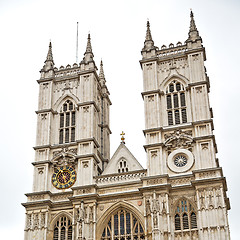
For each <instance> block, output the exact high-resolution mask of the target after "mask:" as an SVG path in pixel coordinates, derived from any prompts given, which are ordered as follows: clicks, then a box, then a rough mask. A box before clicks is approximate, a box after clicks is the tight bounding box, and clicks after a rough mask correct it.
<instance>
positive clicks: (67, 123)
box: [59, 100, 76, 144]
mask: <svg viewBox="0 0 240 240" xmlns="http://www.w3.org/2000/svg"><path fill="white" fill-rule="evenodd" d="M75 124H76V112H75V107H74V104H73V103H72V102H71V101H70V100H67V101H66V102H65V103H64V104H63V106H62V108H61V110H60V127H59V143H60V144H62V143H70V142H74V141H75Z"/></svg>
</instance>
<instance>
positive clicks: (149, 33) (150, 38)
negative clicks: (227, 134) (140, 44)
mask: <svg viewBox="0 0 240 240" xmlns="http://www.w3.org/2000/svg"><path fill="white" fill-rule="evenodd" d="M145 41H152V35H151V30H150V23H149V21H147V32H146V39H145Z"/></svg>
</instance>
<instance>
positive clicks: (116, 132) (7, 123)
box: [0, 0, 240, 240]
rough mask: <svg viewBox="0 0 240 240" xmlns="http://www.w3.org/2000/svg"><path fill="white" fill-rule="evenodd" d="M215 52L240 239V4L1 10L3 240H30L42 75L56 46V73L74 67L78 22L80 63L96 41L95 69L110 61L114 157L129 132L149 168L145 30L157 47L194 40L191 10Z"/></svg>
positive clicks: (216, 89)
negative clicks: (28, 215)
mask: <svg viewBox="0 0 240 240" xmlns="http://www.w3.org/2000/svg"><path fill="white" fill-rule="evenodd" d="M190 8H192V9H193V12H194V15H195V20H196V24H197V28H198V30H199V33H200V35H201V37H202V39H203V45H204V46H205V48H206V53H207V61H206V63H205V66H206V68H207V72H208V75H209V77H210V83H211V89H210V90H211V92H210V104H211V107H212V108H213V113H214V126H215V129H216V130H215V135H216V141H217V144H218V151H219V153H218V158H219V161H220V165H221V166H222V167H223V172H224V175H225V177H226V178H227V184H228V189H229V190H228V196H229V197H230V203H231V207H232V210H231V211H230V212H229V222H230V230H231V237H232V239H233V240H237V239H239V230H238V228H239V227H240V224H239V214H240V212H239V207H238V205H237V204H238V199H239V198H240V191H239V178H238V171H239V169H240V163H239V162H240V161H239V159H238V157H237V156H238V148H239V138H238V136H239V132H240V131H239V130H240V124H239V119H240V113H239V106H238V105H237V104H239V102H240V97H239V92H238V88H240V79H239V74H238V71H239V56H240V47H239V45H238V44H239V42H240V33H239V23H240V14H239V11H240V2H239V1H238V0H235V1H234V0H228V1H223V0H211V1H209V0H201V1H200V0H199V1H190V0H181V1H179V0H169V1H163V0H155V1H154V0H147V1H143V0H122V1H110V0H109V1H107V0H101V1H99V0H92V1H90V0H88V1H83V0H78V1H77V0H68V1H63V0H41V1H37V0H35V1H31V0H1V1H0V33H1V37H0V56H1V57H0V69H1V80H0V81H1V93H0V104H1V105H0V109H1V118H0V126H1V131H0V132H1V138H0V146H1V153H2V154H1V174H0V182H1V184H2V187H1V189H2V190H1V197H0V206H1V213H0V233H1V239H5V240H13V239H14V240H15V239H23V233H24V231H23V229H24V221H25V216H24V208H23V207H22V206H21V202H25V201H26V197H25V196H24V194H25V193H27V192H31V190H32V175H33V167H32V165H31V162H33V161H34V151H33V149H32V147H33V146H34V144H35V137H36V136H35V134H36V114H35V111H36V110H37V100H38V84H37V82H36V80H37V79H39V77H40V74H39V70H40V69H41V68H42V66H43V63H44V61H45V59H46V55H47V50H48V44H49V40H50V39H51V41H52V44H53V56H54V61H55V65H56V66H57V67H60V66H61V65H63V66H66V65H67V64H71V65H72V64H73V63H74V62H75V55H76V54H75V48H76V22H77V21H78V22H79V61H81V60H82V56H83V53H84V51H85V48H86V41H87V34H88V32H89V31H90V32H91V37H92V47H93V52H94V55H95V62H96V64H97V65H98V66H99V63H100V59H101V58H102V59H103V64H104V71H105V76H106V80H107V85H108V89H109V91H110V93H111V95H110V98H111V101H112V103H113V104H112V106H111V126H110V127H111V130H112V132H113V133H112V136H111V155H112V154H113V153H114V151H115V150H116V149H117V147H118V145H119V143H120V133H121V131H122V130H123V131H125V132H126V146H127V147H128V148H129V149H130V151H131V152H132V153H133V154H134V155H135V157H136V158H137V159H138V160H139V161H140V162H141V163H142V164H143V165H144V166H145V161H146V156H145V152H144V150H143V147H142V146H143V145H144V137H143V133H142V130H143V129H144V115H143V107H144V106H143V101H142V97H141V92H142V75H141V74H142V72H141V68H140V64H139V60H140V59H141V53H140V51H141V49H142V47H143V43H144V38H145V33H146V20H147V18H149V20H150V24H151V31H152V36H153V40H154V42H155V45H156V46H158V47H161V46H162V45H163V44H165V45H169V44H170V43H171V42H172V43H174V44H176V43H177V42H178V41H181V42H184V41H185V40H186V39H187V34H188V29H189V22H190V18H189V11H190V10H189V9H190Z"/></svg>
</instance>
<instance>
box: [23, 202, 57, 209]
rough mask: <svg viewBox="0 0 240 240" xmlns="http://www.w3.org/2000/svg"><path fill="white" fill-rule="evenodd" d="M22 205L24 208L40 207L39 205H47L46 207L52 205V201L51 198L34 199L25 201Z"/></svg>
mask: <svg viewBox="0 0 240 240" xmlns="http://www.w3.org/2000/svg"><path fill="white" fill-rule="evenodd" d="M22 205H23V206H24V207H26V208H29V207H36V206H37V207H40V206H48V207H50V208H51V207H52V205H53V202H52V201H51V200H41V201H34V202H26V203H22Z"/></svg>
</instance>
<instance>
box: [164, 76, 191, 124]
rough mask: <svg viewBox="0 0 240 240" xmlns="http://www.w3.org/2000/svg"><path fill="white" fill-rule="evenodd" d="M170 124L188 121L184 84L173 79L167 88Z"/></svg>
mask: <svg viewBox="0 0 240 240" xmlns="http://www.w3.org/2000/svg"><path fill="white" fill-rule="evenodd" d="M166 101H167V116H168V125H176V124H181V123H186V122H187V111H186V99H185V89H184V86H183V85H182V84H181V83H179V82H178V81H176V80H174V81H172V82H171V83H170V84H169V85H168V87H167V90H166Z"/></svg>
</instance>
